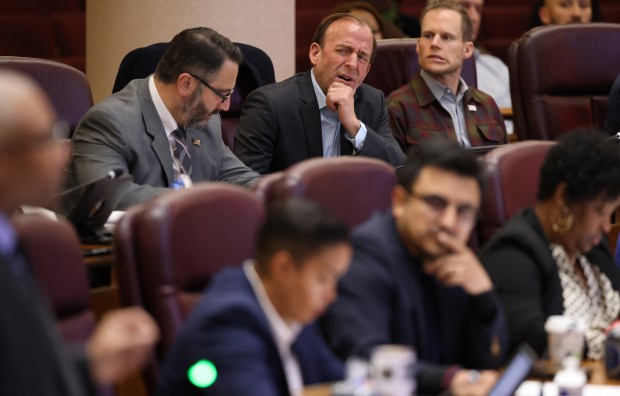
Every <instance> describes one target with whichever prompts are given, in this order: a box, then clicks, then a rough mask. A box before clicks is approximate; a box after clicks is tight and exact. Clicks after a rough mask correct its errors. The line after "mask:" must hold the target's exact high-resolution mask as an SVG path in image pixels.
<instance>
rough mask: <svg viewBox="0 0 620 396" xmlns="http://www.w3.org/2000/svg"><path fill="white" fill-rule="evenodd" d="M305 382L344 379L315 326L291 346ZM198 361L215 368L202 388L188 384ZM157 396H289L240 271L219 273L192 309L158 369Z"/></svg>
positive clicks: (267, 329) (265, 324)
mask: <svg viewBox="0 0 620 396" xmlns="http://www.w3.org/2000/svg"><path fill="white" fill-rule="evenodd" d="M293 351H294V353H295V354H296V356H297V359H298V361H299V365H300V368H301V373H302V377H303V381H304V384H306V385H308V384H313V383H320V382H329V381H335V380H337V379H341V378H342V377H343V375H344V372H343V367H342V364H341V362H340V361H338V359H337V358H336V357H335V356H334V355H333V354H332V353H331V351H330V350H329V349H328V348H327V346H326V345H325V342H324V341H323V339H322V338H321V336H320V334H319V333H318V331H317V330H316V328H315V327H314V326H306V327H304V329H303V330H302V331H301V333H300V334H299V336H298V337H297V340H296V341H295V343H294V345H293ZM200 359H208V360H210V361H211V362H212V363H214V365H215V366H216V368H217V370H218V377H217V380H216V381H215V383H214V385H212V386H211V387H209V388H206V389H199V388H197V387H195V386H192V385H191V384H190V383H189V381H188V380H187V375H186V373H187V369H188V368H189V367H190V366H191V365H192V364H194V363H195V362H197V361H198V360H200ZM162 367H163V368H162V370H161V373H160V374H161V377H160V386H159V388H158V392H157V395H160V396H161V395H222V396H224V395H226V396H228V395H235V396H244V395H248V396H249V395H269V396H284V395H288V385H287V382H286V378H285V375H284V369H283V367H282V362H281V360H280V355H279V353H278V350H277V347H276V344H275V342H274V338H273V335H272V332H271V328H270V326H269V322H268V320H267V317H266V316H265V314H264V313H263V311H262V309H261V307H260V305H259V303H258V300H257V299H256V296H255V295H254V291H253V290H252V286H251V285H250V282H249V281H248V280H247V278H246V276H245V273H244V272H243V269H242V268H234V269H233V268H227V269H224V270H223V271H222V272H220V273H219V274H218V275H217V276H216V277H215V278H214V280H213V283H212V284H211V285H210V286H209V288H208V289H207V291H206V293H205V295H204V296H203V298H202V300H201V301H200V302H199V304H198V305H197V306H196V307H195V308H194V310H193V311H192V313H191V315H190V317H189V318H188V320H187V323H186V325H185V326H184V328H183V329H182V331H181V333H180V334H179V337H178V338H177V341H176V342H175V344H174V345H173V347H172V348H171V350H170V353H169V354H168V356H167V357H166V359H165V362H164V364H163V366H162Z"/></svg>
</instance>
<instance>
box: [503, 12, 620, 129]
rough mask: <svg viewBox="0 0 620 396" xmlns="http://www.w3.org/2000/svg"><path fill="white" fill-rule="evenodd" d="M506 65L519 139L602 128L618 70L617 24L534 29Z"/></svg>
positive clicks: (513, 50) (619, 39)
mask: <svg viewBox="0 0 620 396" xmlns="http://www.w3.org/2000/svg"><path fill="white" fill-rule="evenodd" d="M508 67H509V69H510V90H511V94H512V106H513V113H514V122H515V130H516V131H517V134H518V136H519V140H525V139H542V140H553V139H556V138H558V137H559V136H560V135H561V134H563V133H565V132H567V131H569V130H571V129H574V128H577V127H583V126H598V127H600V128H602V126H603V120H604V118H605V113H606V108H607V96H608V94H609V89H610V87H611V85H612V83H613V81H614V79H615V78H616V76H617V75H618V71H620V25H618V24H610V23H590V24H576V25H575V24H571V25H561V26H559V25H556V26H543V27H539V28H535V29H532V30H530V31H528V32H526V33H525V34H524V35H523V36H522V37H521V38H520V39H519V40H517V41H515V42H514V43H513V44H512V45H511V47H510V50H509V53H508Z"/></svg>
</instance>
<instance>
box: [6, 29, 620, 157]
mask: <svg viewBox="0 0 620 396" xmlns="http://www.w3.org/2000/svg"><path fill="white" fill-rule="evenodd" d="M415 45H416V39H390V40H382V41H380V42H379V43H378V47H377V57H376V60H375V63H374V64H373V67H372V68H371V70H370V72H369V74H368V76H367V78H366V83H368V84H369V85H372V86H374V87H376V88H378V89H380V90H382V91H383V92H384V94H385V95H386V96H387V95H388V94H389V93H391V92H392V91H394V90H395V89H397V88H399V87H400V86H402V85H405V84H406V83H407V82H408V81H409V80H410V79H411V77H412V76H413V75H414V74H415V73H416V72H417V71H418V69H419V65H418V59H417V54H416V51H415ZM240 46H241V48H245V50H244V53H245V54H246V60H245V61H244V62H245V63H244V65H242V67H241V68H240V71H239V75H238V77H237V84H236V87H237V89H236V90H235V93H234V94H233V98H232V101H231V108H230V110H229V111H227V112H222V118H223V123H222V124H223V139H224V141H225V143H226V144H228V145H229V146H232V145H233V144H234V133H235V129H236V127H237V125H238V120H239V116H240V112H241V107H242V105H243V101H244V100H245V97H246V96H247V95H248V94H249V93H250V92H251V91H252V90H253V89H255V88H257V87H259V86H261V85H264V84H267V83H270V82H274V81H275V77H274V73H273V64H272V63H271V60H270V59H269V56H268V55H267V54H265V53H264V52H263V51H262V50H260V49H258V48H256V47H252V46H249V45H246V44H240ZM163 49H165V43H161V44H155V45H152V46H149V47H145V48H141V49H139V50H137V51H138V52H139V53H136V51H132V53H130V54H129V55H128V56H127V59H125V60H124V61H123V63H122V64H121V68H120V69H119V77H122V78H121V79H117V82H118V81H121V82H122V81H125V82H126V81H129V80H130V79H131V78H140V77H144V76H145V75H148V74H149V73H151V72H152V71H154V70H155V67H156V65H157V62H158V60H159V58H160V57H161V55H162V54H163ZM145 54H146V55H145ZM144 56H146V57H147V58H148V60H146V61H145V60H144V58H143V57H144ZM594 60H596V61H594ZM136 64H137V65H138V66H139V68H140V70H139V72H136V71H135V70H136V69H134V68H135V67H137V66H136ZM256 65H260V66H259V68H258V69H257V66H256ZM0 66H5V67H12V68H16V69H18V70H21V71H24V72H26V73H28V74H30V75H31V76H33V77H34V78H35V79H37V80H38V81H39V83H40V84H41V85H42V86H43V88H44V89H45V90H46V91H47V92H48V94H49V95H50V96H51V98H52V102H53V104H54V105H55V107H56V109H57V111H58V113H59V115H60V117H61V118H64V119H65V120H67V121H68V122H69V124H70V126H71V127H72V128H74V127H75V125H76V124H77V122H78V121H79V120H80V119H81V117H82V116H83V115H84V113H85V112H86V110H87V109H88V108H90V106H92V95H91V92H90V87H89V85H88V80H87V79H86V76H85V75H84V74H83V73H81V72H79V71H78V70H75V69H72V68H70V67H67V66H64V65H59V64H57V63H55V62H51V61H47V60H37V59H31V58H19V57H0ZM508 66H509V69H510V78H511V80H510V85H511V92H512V102H513V119H514V122H515V130H516V132H517V135H518V139H519V140H528V139H539V140H554V139H556V138H558V137H559V136H560V135H561V134H562V133H564V132H566V131H568V130H570V129H573V128H576V127H582V126H597V127H602V126H603V120H604V118H605V114H606V112H607V97H608V94H609V90H610V88H611V85H612V83H613V81H614V79H615V78H616V76H617V74H618V73H619V71H620V24H609V23H592V24H587V25H566V26H549V27H543V28H538V29H533V30H531V31H529V32H527V33H526V34H524V35H523V36H522V37H521V38H520V39H519V40H517V41H515V42H514V43H513V44H512V45H511V48H510V50H509V63H508ZM132 73H133V74H132ZM462 75H463V78H464V79H465V81H466V82H467V83H468V84H469V85H471V86H476V82H477V81H476V66H475V62H473V60H472V59H470V60H468V61H466V62H465V64H464V67H463V72H462ZM257 76H258V77H257ZM117 85H118V87H116V88H115V89H119V88H121V85H122V84H120V83H118V84H117Z"/></svg>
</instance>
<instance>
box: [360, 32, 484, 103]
mask: <svg viewBox="0 0 620 396" xmlns="http://www.w3.org/2000/svg"><path fill="white" fill-rule="evenodd" d="M416 43H417V39H415V38H403V39H388V40H379V41H377V56H376V57H375V60H374V62H373V64H372V67H371V68H370V71H369V72H368V75H367V76H366V79H365V80H364V82H365V83H366V84H368V85H370V86H372V87H375V88H377V89H380V90H381V91H383V94H384V95H385V96H388V95H389V94H390V93H392V91H395V90H396V89H398V88H400V87H402V86H403V85H405V84H407V83H408V82H409V81H410V80H411V78H412V77H413V76H414V75H415V74H416V73H417V72H418V70H419V69H420V65H419V64H418V54H417V53H416V49H415V48H416ZM461 75H462V76H463V79H464V80H465V82H466V83H467V85H470V86H472V87H476V86H477V79H476V62H475V61H474V58H473V57H471V58H469V59H467V60H465V63H464V64H463V70H462V72H461Z"/></svg>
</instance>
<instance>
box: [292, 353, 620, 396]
mask: <svg viewBox="0 0 620 396" xmlns="http://www.w3.org/2000/svg"><path fill="white" fill-rule="evenodd" d="M583 366H584V367H588V368H591V369H592V375H591V376H590V378H589V380H588V383H589V384H594V385H617V386H620V380H614V379H608V378H607V375H606V373H605V366H604V364H603V362H602V361H592V360H590V361H585V362H583ZM534 380H536V381H538V380H539V379H537V378H534ZM330 390H331V385H329V384H321V385H313V386H307V387H306V388H304V393H303V396H330V395H331V393H330Z"/></svg>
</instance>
